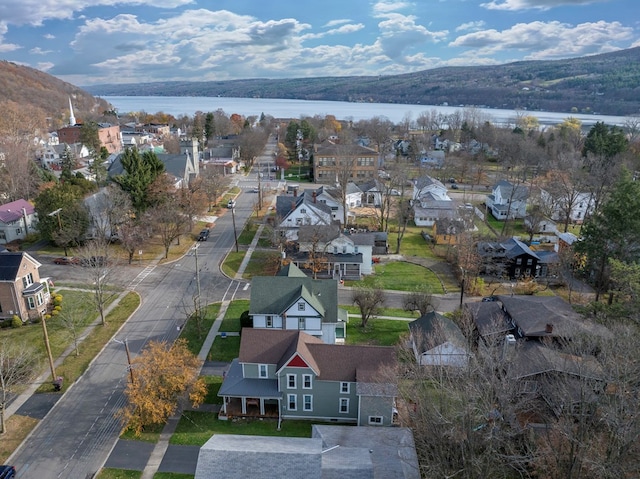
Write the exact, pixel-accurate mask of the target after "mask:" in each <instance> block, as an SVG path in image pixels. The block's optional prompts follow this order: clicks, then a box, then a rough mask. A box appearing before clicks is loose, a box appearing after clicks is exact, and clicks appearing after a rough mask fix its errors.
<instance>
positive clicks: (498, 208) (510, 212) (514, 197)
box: [485, 180, 529, 220]
mask: <svg viewBox="0 0 640 479" xmlns="http://www.w3.org/2000/svg"><path fill="white" fill-rule="evenodd" d="M528 198H529V188H528V187H527V186H525V185H523V184H516V185H514V184H513V183H511V182H509V181H507V180H500V181H498V183H496V185H495V186H494V187H493V191H492V192H491V194H490V195H487V197H486V199H485V204H486V205H487V208H489V210H490V211H491V214H492V215H493V217H494V218H495V219H497V220H507V219H514V218H524V217H525V215H526V214H527V199H528Z"/></svg>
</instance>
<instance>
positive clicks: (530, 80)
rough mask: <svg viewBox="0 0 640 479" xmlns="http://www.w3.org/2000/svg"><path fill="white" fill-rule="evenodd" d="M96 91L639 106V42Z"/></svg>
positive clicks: (628, 110)
mask: <svg viewBox="0 0 640 479" xmlns="http://www.w3.org/2000/svg"><path fill="white" fill-rule="evenodd" d="M86 90H87V91H89V92H91V93H93V94H94V95H152V96H155V95H157V96H223V97H238V98H288V99H300V100H332V101H348V102H378V103H406V104H425V105H443V104H448V105H450V106H458V105H465V106H470V105H474V106H481V107H489V108H507V109H526V110H531V111H535V110H542V111H555V112H561V113H564V112H568V113H571V112H581V113H599V114H604V115H631V114H638V113H640V47H637V48H631V49H627V50H620V51H617V52H613V53H606V54H602V55H594V56H587V57H581V58H573V59H567V60H555V61H526V62H515V63H509V64H505V65H492V66H478V67H447V68H437V69H433V70H424V71H421V72H417V73H409V74H403V75H388V76H358V77H318V78H293V79H278V80H274V79H251V80H232V81H206V82H186V81H176V82H151V83H136V84H111V85H94V86H90V87H86Z"/></svg>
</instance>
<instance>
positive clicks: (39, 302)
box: [36, 293, 44, 306]
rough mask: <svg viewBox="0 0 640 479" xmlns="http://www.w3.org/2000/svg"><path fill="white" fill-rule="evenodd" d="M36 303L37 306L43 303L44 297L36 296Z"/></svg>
mask: <svg viewBox="0 0 640 479" xmlns="http://www.w3.org/2000/svg"><path fill="white" fill-rule="evenodd" d="M36 303H37V305H38V306H40V305H41V304H42V303H44V297H43V296H42V293H38V294H36Z"/></svg>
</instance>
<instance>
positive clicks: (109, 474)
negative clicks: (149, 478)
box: [96, 468, 193, 479]
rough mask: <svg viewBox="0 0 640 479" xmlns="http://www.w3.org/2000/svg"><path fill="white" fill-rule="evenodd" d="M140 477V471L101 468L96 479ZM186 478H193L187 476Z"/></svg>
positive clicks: (136, 478) (134, 478)
mask: <svg viewBox="0 0 640 479" xmlns="http://www.w3.org/2000/svg"><path fill="white" fill-rule="evenodd" d="M141 477H142V471H130V470H128V469H109V468H103V469H102V470H101V471H100V472H99V473H98V475H97V476H96V479H139V478H141ZM154 477H158V476H154ZM187 477H193V476H187Z"/></svg>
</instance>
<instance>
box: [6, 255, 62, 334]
mask: <svg viewBox="0 0 640 479" xmlns="http://www.w3.org/2000/svg"><path fill="white" fill-rule="evenodd" d="M40 266H41V264H40V263H39V262H38V261H36V260H35V259H34V258H33V257H32V256H31V255H30V254H28V253H25V252H22V251H21V252H17V253H12V252H2V253H0V305H2V308H0V320H5V319H12V318H13V316H14V315H15V316H17V317H18V318H20V319H21V320H22V322H27V321H28V320H30V319H37V318H41V317H42V315H43V314H45V313H46V312H47V304H48V303H49V298H50V296H51V293H50V291H49V283H48V281H47V279H46V278H40V272H39V268H40Z"/></svg>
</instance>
